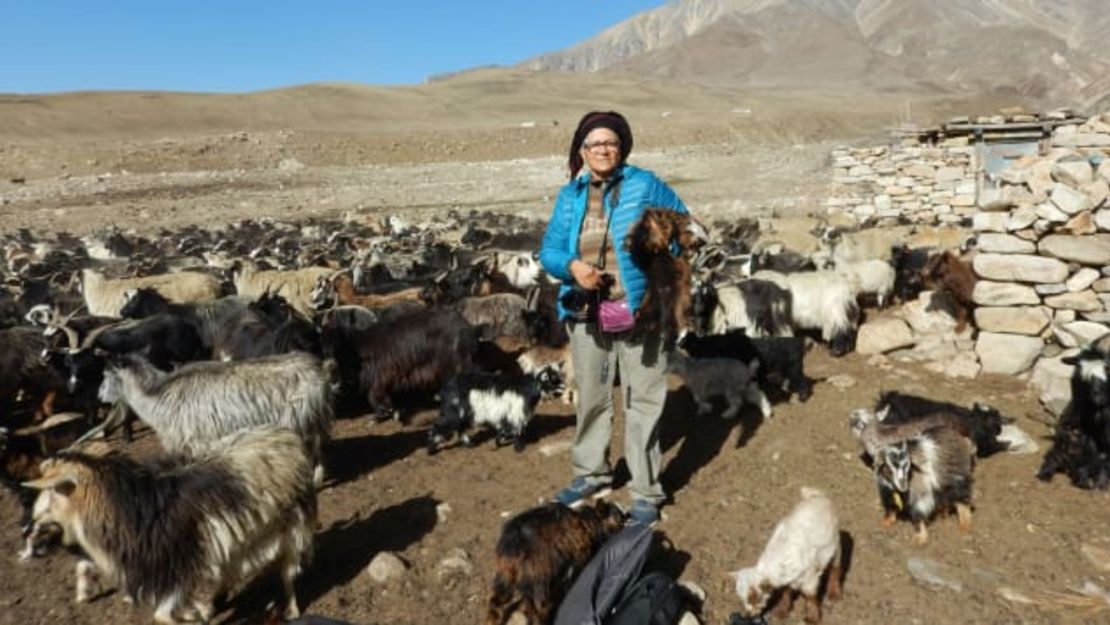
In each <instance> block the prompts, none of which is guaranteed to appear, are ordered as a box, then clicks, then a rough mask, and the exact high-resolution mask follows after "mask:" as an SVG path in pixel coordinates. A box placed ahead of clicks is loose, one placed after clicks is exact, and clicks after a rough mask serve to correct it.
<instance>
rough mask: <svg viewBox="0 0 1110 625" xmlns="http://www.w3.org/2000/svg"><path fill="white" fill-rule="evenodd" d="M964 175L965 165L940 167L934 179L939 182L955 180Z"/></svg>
mask: <svg viewBox="0 0 1110 625" xmlns="http://www.w3.org/2000/svg"><path fill="white" fill-rule="evenodd" d="M963 177H964V168H963V167H939V168H937V172H936V176H935V177H934V179H935V180H936V181H937V182H955V181H957V180H959V179H961V178H963Z"/></svg>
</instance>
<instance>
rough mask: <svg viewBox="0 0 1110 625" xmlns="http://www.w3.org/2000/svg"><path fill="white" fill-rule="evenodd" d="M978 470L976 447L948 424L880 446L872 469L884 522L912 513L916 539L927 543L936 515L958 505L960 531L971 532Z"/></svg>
mask: <svg viewBox="0 0 1110 625" xmlns="http://www.w3.org/2000/svg"><path fill="white" fill-rule="evenodd" d="M974 468H975V445H974V444H973V443H972V442H971V439H969V438H967V437H966V436H963V435H962V434H960V433H959V432H957V431H956V430H955V429H954V428H951V427H949V426H946V425H941V426H938V427H935V428H932V429H929V430H926V431H924V432H922V433H921V434H920V435H917V436H914V437H912V438H908V439H904V440H902V441H899V442H897V443H894V444H891V445H886V446H884V447H882V448H881V449H880V450H879V451H878V453H877V454H876V457H875V465H874V469H875V481H876V484H877V485H878V488H879V499H880V501H881V502H882V505H883V511H884V516H883V526H884V527H890V526H891V525H893V524H894V523H895V522H896V521H897V520H898V518H899V517H900V516H908V517H909V519H910V521H912V522H913V525H914V537H913V542H914V543H915V544H917V545H924V544H925V543H927V542H928V541H929V529H928V527H927V524H928V522H929V521H930V520H931V519H932V518H933V516H934V515H935V514H936V513H937V512H941V511H943V512H950V511H951V509H952V508H955V510H956V515H957V517H958V518H959V521H960V531H962V532H965V533H966V532H970V531H971V488H972V471H973V470H974Z"/></svg>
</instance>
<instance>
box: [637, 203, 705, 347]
mask: <svg viewBox="0 0 1110 625" xmlns="http://www.w3.org/2000/svg"><path fill="white" fill-rule="evenodd" d="M708 240H709V235H708V234H706V232H705V228H703V227H702V226H701V224H699V223H698V222H697V221H695V220H694V219H693V218H691V217H690V216H689V215H687V214H684V213H678V212H675V211H672V210H667V209H661V208H649V209H647V210H645V211H644V212H643V215H642V216H641V217H640V220H639V221H637V222H636V223H635V224H634V225H633V226H632V229H631V230H630V231H629V233H628V237H627V240H626V241H625V247H626V249H628V251H629V253H630V255H631V257H632V262H633V263H634V264H635V265H636V266H637V267H639V268H640V269H641V270H642V271H643V272H644V273H645V274H646V275H647V282H648V288H647V293H646V294H645V295H644V301H643V303H642V304H641V305H640V309H639V310H638V311H637V313H638V314H637V316H638V319H637V320H638V321H639V322H640V323H641V324H642V327H643V328H645V329H648V330H650V329H653V328H660V329H661V330H662V337H663V349H664V351H671V350H673V349H674V344H675V341H676V340H678V337H679V335H681V334H682V333H684V332H686V331H689V330H690V329H691V325H690V319H689V314H690V308H691V302H692V300H691V297H692V296H691V293H690V288H691V285H690V277H691V275H692V270H691V268H690V261H689V259H688V258H687V257H686V255H687V254H691V253H693V252H695V251H696V250H697V248H699V247H701V246H702V245H703V244H704V243H705V242H706V241H708ZM675 246H677V247H678V248H679V255H677V256H676V255H675V253H674V251H673V248H674V247H675Z"/></svg>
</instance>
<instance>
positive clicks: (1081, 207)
mask: <svg viewBox="0 0 1110 625" xmlns="http://www.w3.org/2000/svg"><path fill="white" fill-rule="evenodd" d="M1048 199H1049V200H1051V201H1052V203H1053V204H1055V205H1056V208H1059V209H1060V210H1062V211H1064V212H1065V213H1067V214H1069V215H1074V214H1076V213H1078V212H1080V211H1085V210H1090V209H1091V199H1090V198H1088V197H1087V194H1086V193H1083V192H1082V191H1077V190H1076V189H1073V188H1071V187H1069V186H1068V185H1066V184H1062V183H1059V182H1057V183H1056V184H1055V185H1053V186H1052V193H1051V194H1049V196H1048Z"/></svg>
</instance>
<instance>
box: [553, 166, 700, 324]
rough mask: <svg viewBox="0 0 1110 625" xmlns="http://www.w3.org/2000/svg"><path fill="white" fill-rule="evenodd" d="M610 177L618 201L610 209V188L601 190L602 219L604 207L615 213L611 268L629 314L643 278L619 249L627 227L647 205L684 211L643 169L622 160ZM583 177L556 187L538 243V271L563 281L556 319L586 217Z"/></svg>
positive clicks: (639, 299)
mask: <svg viewBox="0 0 1110 625" xmlns="http://www.w3.org/2000/svg"><path fill="white" fill-rule="evenodd" d="M614 175H615V176H617V177H619V179H620V188H619V191H618V193H619V198H620V201H619V202H618V203H617V206H616V208H615V209H610V201H609V194H610V193H611V191H610V192H607V193H606V195H605V198H604V201H603V204H604V206H605V215H606V218H608V216H609V212H610V210H615V211H616V212H615V213H613V219H612V222H611V224H610V229H609V234H610V236H611V237H612V241H613V245H614V246H616V248H617V250H616V251H617V266H618V269H619V271H620V278H621V283H622V284H623V285H624V290H625V292H626V294H627V297H628V305H629V307H630V308H631V309H632V312H633V313H635V312H636V311H637V310H638V309H639V308H640V303H641V302H642V301H643V299H644V291H645V290H646V289H647V276H645V275H644V272H643V271H640V268H639V267H637V266H636V265H635V264H633V263H632V258H631V257H630V256H629V254H628V251H627V250H626V249H625V246H624V241H625V238H626V237H627V236H628V232H629V230H630V229H631V228H632V226H633V224H635V223H636V222H637V221H638V220H639V219H640V216H641V215H642V214H643V213H644V210H646V209H648V208H670V209H672V210H675V211H678V212H680V213H685V212H687V211H686V206H685V205H684V204H683V203H682V200H680V199H679V198H678V195H677V194H676V193H675V192H674V191H673V190H672V189H671V188H670V187H668V186H667V184H666V183H665V182H663V181H662V180H660V179H659V178H658V177H657V176H656V175H655V174H653V173H652V172H650V171H648V170H646V169H640V168H639V167H635V166H632V165H628V164H625V165H621V167H620V169H619V170H617V171H616V172H614ZM617 180H618V178H614V179H613V182H614V183H615V182H616V181H617ZM589 181H590V174H589V173H588V172H587V173H585V174H582V175H580V176H578V177H577V178H575V179H574V180H571V181H570V182H568V183H567V184H566V185H564V186H563V188H562V189H561V190H560V191H559V197H558V198H556V199H555V209H554V210H553V211H552V213H551V221H549V222H548V223H547V232H546V233H545V234H544V237H543V246H542V247H541V248H540V264H542V265H543V268H544V270H546V271H547V273H549V274H551V275H552V276H554V277H555V278H557V279H559V280H562V281H563V286H562V288H560V289H559V299H560V302H559V305H558V309H559V318H560V319H565V318H566V317H567V312H566V311H565V310H564V309H563V305H562V297H563V295H564V294H565V293H566V292H567V291H569V290H570V288H571V285H572V284H573V283H574V277H573V276H571V274H570V271H569V267H570V261H572V260H575V259H578V235H579V233H580V232H581V231H582V222H583V221H584V220H585V218H586V203H587V200H588V198H589ZM613 186H614V185H612V184H611V185H608V186H607V187H606V188H608V189H611V188H612V187H613ZM596 260H597V259H589V260H587V262H596Z"/></svg>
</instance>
